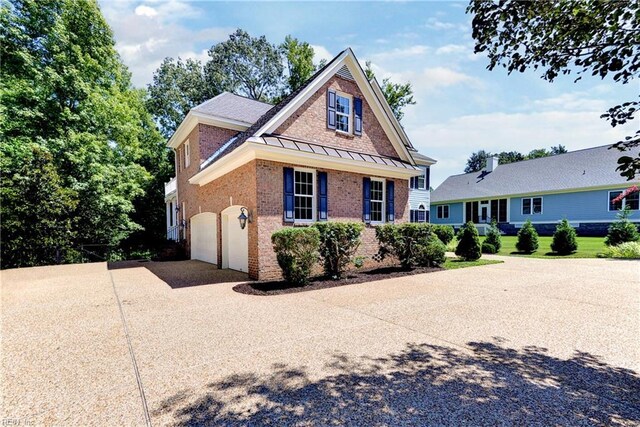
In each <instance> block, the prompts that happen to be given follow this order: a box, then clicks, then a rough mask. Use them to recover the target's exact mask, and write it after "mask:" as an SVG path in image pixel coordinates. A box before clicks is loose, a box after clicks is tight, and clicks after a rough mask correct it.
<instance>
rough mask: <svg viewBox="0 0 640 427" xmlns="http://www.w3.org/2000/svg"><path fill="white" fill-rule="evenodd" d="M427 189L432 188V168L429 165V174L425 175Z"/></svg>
mask: <svg viewBox="0 0 640 427" xmlns="http://www.w3.org/2000/svg"><path fill="white" fill-rule="evenodd" d="M424 184H425V189H426V190H427V191H429V189H430V188H431V168H430V167H429V166H427V176H426V177H425V182H424Z"/></svg>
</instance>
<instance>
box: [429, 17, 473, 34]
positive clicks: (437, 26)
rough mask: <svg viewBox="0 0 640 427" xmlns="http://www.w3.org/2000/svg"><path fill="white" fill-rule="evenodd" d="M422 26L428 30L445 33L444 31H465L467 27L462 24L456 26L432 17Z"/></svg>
mask: <svg viewBox="0 0 640 427" xmlns="http://www.w3.org/2000/svg"><path fill="white" fill-rule="evenodd" d="M424 26H425V27H426V28H428V29H430V30H440V31H446V30H458V31H466V30H467V26H466V25H464V24H457V23H454V22H445V21H441V20H440V19H438V18H434V17H432V18H429V19H427V22H426V24H425V25H424Z"/></svg>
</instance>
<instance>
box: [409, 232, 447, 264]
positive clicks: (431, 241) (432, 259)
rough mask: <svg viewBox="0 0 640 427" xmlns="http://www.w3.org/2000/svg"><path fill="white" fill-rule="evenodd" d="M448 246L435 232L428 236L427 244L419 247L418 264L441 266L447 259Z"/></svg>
mask: <svg viewBox="0 0 640 427" xmlns="http://www.w3.org/2000/svg"><path fill="white" fill-rule="evenodd" d="M446 252H447V246H446V245H445V244H444V243H443V242H442V240H440V238H439V237H437V236H436V235H435V234H434V235H431V236H429V237H427V241H426V244H420V245H418V248H417V255H416V265H419V266H422V267H440V266H441V265H442V264H444V262H445V261H446V259H447V256H446V254H445V253H446Z"/></svg>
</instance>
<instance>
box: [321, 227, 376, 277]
mask: <svg viewBox="0 0 640 427" xmlns="http://www.w3.org/2000/svg"><path fill="white" fill-rule="evenodd" d="M314 227H315V228H316V229H317V230H318V232H319V233H320V248H319V251H320V256H321V257H322V265H323V267H324V272H325V274H326V275H327V276H329V277H333V278H336V279H338V278H340V277H342V273H344V272H345V270H346V269H347V266H348V265H349V264H350V263H351V262H352V261H354V258H353V257H354V255H355V253H356V251H357V250H358V248H359V247H360V243H361V241H360V234H361V233H362V230H364V225H363V224H362V223H359V222H317V223H315V224H314Z"/></svg>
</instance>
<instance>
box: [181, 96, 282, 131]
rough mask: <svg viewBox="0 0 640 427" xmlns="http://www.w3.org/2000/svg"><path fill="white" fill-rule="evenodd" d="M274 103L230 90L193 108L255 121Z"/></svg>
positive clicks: (246, 121)
mask: <svg viewBox="0 0 640 427" xmlns="http://www.w3.org/2000/svg"><path fill="white" fill-rule="evenodd" d="M271 108H273V105H271V104H267V103H265V102H260V101H256V100H255V99H250V98H245V97H244V96H240V95H236V94H233V93H230V92H223V93H221V94H220V95H218V96H216V97H214V98H211V99H209V100H207V101H205V102H203V103H202V104H200V105H197V106H195V107H193V108H192V109H191V111H193V112H196V113H202V114H207V115H210V116H216V117H221V118H225V119H231V120H236V121H239V122H244V123H246V124H247V125H251V124H253V123H255V122H256V121H257V120H258V119H259V118H260V117H262V116H263V115H264V113H266V112H267V111H269V110H270V109H271Z"/></svg>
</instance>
